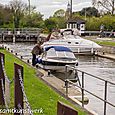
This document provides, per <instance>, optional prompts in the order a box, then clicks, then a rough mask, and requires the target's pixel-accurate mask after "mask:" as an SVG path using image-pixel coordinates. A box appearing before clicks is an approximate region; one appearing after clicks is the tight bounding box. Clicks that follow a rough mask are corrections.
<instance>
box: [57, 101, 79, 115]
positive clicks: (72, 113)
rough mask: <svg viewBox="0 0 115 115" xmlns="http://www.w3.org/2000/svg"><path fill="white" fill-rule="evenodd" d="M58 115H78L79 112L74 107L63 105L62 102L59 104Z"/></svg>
mask: <svg viewBox="0 0 115 115" xmlns="http://www.w3.org/2000/svg"><path fill="white" fill-rule="evenodd" d="M57 115H78V112H77V111H76V110H75V109H73V108H72V107H70V106H68V105H66V104H63V103H62V102H58V103H57Z"/></svg>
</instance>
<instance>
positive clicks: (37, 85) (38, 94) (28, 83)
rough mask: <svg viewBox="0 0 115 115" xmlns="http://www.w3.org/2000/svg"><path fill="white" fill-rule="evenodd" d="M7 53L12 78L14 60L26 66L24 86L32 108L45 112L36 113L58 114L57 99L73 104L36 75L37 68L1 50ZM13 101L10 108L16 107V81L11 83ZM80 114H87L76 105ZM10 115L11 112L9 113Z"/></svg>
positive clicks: (7, 65) (6, 61)
mask: <svg viewBox="0 0 115 115" xmlns="http://www.w3.org/2000/svg"><path fill="white" fill-rule="evenodd" d="M0 52H2V53H4V54H5V69H6V73H7V76H8V78H9V79H10V80H12V79H13V76H14V62H15V63H17V64H20V65H22V66H23V67H24V87H25V92H26V95H27V97H28V100H29V103H30V105H31V108H32V109H40V108H42V109H43V113H42V114H41V113H36V114H35V115H56V114H57V101H61V102H64V103H66V104H69V105H71V106H73V105H72V104H71V103H70V102H68V101H67V100H66V99H65V98H63V97H62V96H60V95H59V94H58V93H56V92H55V91H54V90H52V89H51V88H50V87H49V86H47V85H46V84H45V83H44V82H43V81H41V80H40V79H39V78H38V77H37V76H36V70H35V69H34V68H32V67H30V66H28V65H27V64H25V63H23V62H22V61H20V60H19V59H18V58H15V56H13V55H12V54H10V53H9V52H7V51H5V50H0ZM10 88H11V91H10V92H11V103H10V108H14V82H13V83H11V86H10ZM73 107H74V108H75V109H77V110H78V112H79V115H87V113H86V112H85V111H84V110H82V109H81V108H80V107H79V106H77V107H75V106H73ZM8 115H9V114H8Z"/></svg>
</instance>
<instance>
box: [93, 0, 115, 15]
mask: <svg viewBox="0 0 115 115" xmlns="http://www.w3.org/2000/svg"><path fill="white" fill-rule="evenodd" d="M92 4H93V5H94V6H98V7H99V6H100V7H102V8H103V9H105V10H106V11H107V12H109V13H111V14H112V15H113V14H114V11H115V0H92Z"/></svg>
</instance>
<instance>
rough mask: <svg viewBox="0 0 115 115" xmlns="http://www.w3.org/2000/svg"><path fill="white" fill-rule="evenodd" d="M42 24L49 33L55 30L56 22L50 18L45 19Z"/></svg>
mask: <svg viewBox="0 0 115 115" xmlns="http://www.w3.org/2000/svg"><path fill="white" fill-rule="evenodd" d="M44 23H45V26H46V28H47V29H48V31H49V32H51V31H52V30H53V29H55V28H57V24H56V22H55V21H54V20H53V19H51V18H49V19H46V20H45V22H44Z"/></svg>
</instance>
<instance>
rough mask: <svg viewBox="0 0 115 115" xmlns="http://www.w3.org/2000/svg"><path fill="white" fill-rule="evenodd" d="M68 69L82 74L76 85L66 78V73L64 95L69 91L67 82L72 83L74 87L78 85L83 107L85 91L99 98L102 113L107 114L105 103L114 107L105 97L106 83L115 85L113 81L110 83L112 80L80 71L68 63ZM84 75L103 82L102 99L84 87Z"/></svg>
mask: <svg viewBox="0 0 115 115" xmlns="http://www.w3.org/2000/svg"><path fill="white" fill-rule="evenodd" d="M68 69H69V70H70V69H72V70H73V71H76V72H77V73H78V72H80V73H81V74H82V76H81V81H82V82H81V85H77V84H76V83H74V82H72V81H71V80H69V79H68V76H67V75H66V79H65V85H66V96H68V92H69V90H68V86H69V84H71V85H74V86H75V87H78V88H80V89H81V92H82V107H84V92H87V93H89V94H91V95H92V96H94V97H96V98H98V99H100V100H101V101H102V102H103V103H104V110H103V111H104V115H106V114H107V104H109V105H110V106H112V107H115V105H114V104H112V103H111V102H109V101H108V99H107V94H108V92H107V88H108V84H111V85H114V86H115V83H112V82H110V81H107V80H104V79H102V78H99V77H97V76H94V75H92V74H89V73H87V72H84V71H81V70H79V69H77V68H75V67H73V66H69V65H67V66H66V73H67V71H68ZM85 75H89V76H91V77H92V78H95V79H98V80H100V81H103V82H104V99H103V98H102V97H99V96H98V95H96V94H94V93H92V92H91V91H89V90H87V89H86V88H85V85H84V84H85V80H84V78H85ZM78 77H79V76H78Z"/></svg>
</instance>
